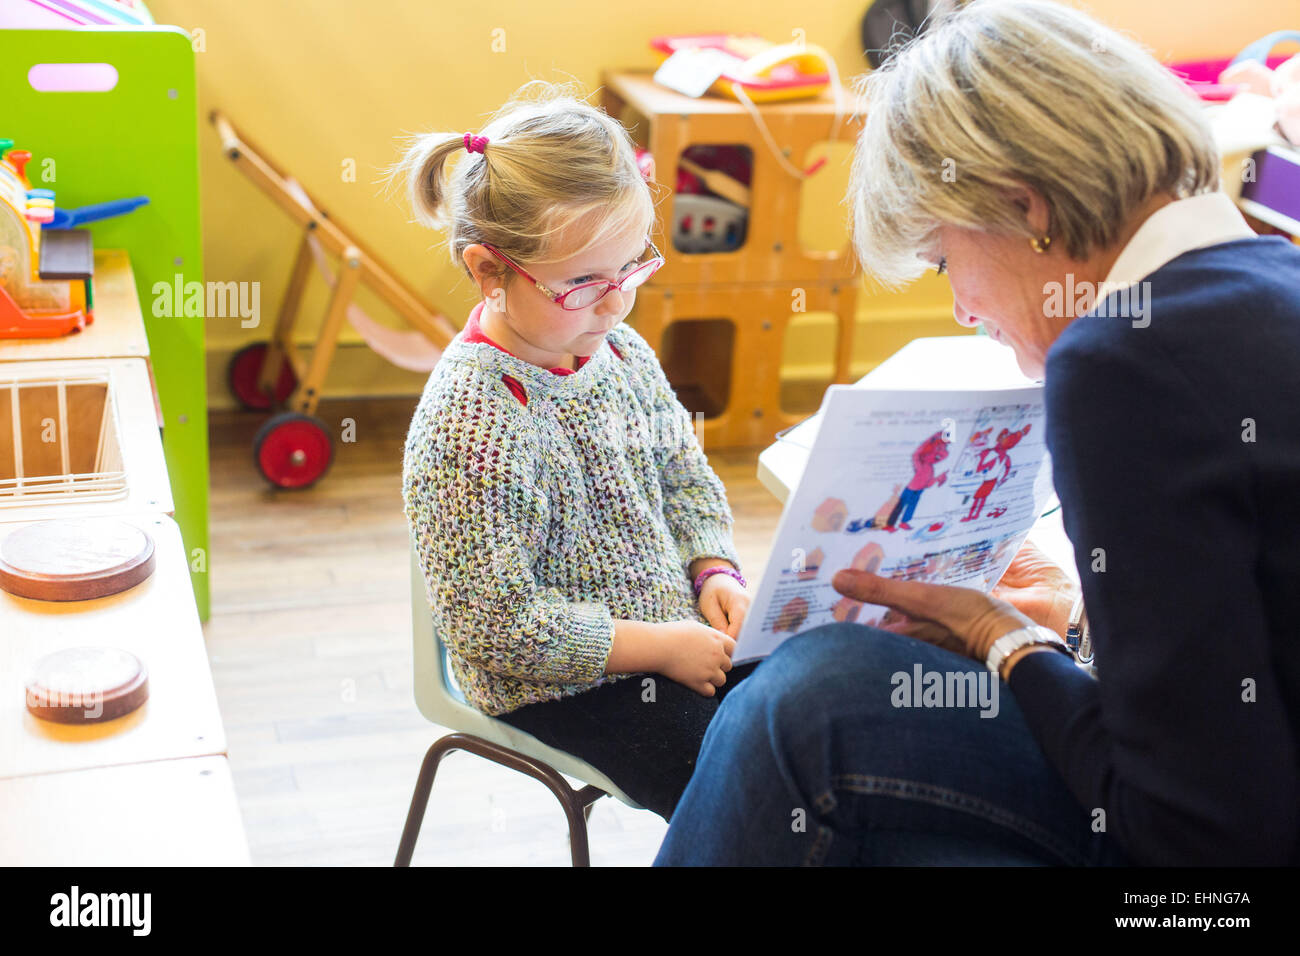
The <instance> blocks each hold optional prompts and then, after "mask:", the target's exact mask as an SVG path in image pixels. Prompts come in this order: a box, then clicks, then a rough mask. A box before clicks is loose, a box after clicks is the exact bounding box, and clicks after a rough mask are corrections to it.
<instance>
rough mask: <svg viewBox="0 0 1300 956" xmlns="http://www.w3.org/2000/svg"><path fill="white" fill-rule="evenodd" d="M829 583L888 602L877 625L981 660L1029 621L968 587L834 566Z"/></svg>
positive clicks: (862, 597)
mask: <svg viewBox="0 0 1300 956" xmlns="http://www.w3.org/2000/svg"><path fill="white" fill-rule="evenodd" d="M831 584H832V585H834V587H835V590H837V591H839V592H840V593H841V594H843V595H845V596H846V597H850V598H852V599H853V600H855V601H862V602H863V603H866V604H879V605H882V606H884V607H887V608H889V609H890V611H889V613H887V614H886V615H885V617H884V618H883V619H882V620H881V622H880V627H881V628H882V629H884V630H886V631H893V632H894V633H896V634H904V635H907V636H908V637H915V638H917V639H918V640H922V641H926V642H927V643H930V644H937V645H938V646H940V647H943V648H946V649H947V650H950V651H954V652H956V653H958V654H965V655H966V656H967V657H973V658H974V659H975V660H977V661H981V662H982V661H984V660H986V659H987V658H988V654H989V648H990V647H992V646H993V642H994V641H996V640H997V639H998V638H999V637H1001V636H1002V635H1003V634H1010V633H1011V632H1012V631H1015V630H1018V629H1020V628H1022V627H1027V626H1028V625H1030V624H1033V623H1034V621H1032V620H1030V619H1029V618H1028V617H1026V616H1025V615H1024V614H1022V613H1021V612H1020V611H1018V610H1016V608H1015V607H1013V606H1012V605H1011V604H1009V603H1007V602H1006V601H1003V600H1000V599H998V598H995V597H991V596H990V595H987V594H985V593H984V592H982V591H977V590H975V589H974V588H961V587H950V586H948V585H943V584H927V583H925V582H922V581H895V580H892V579H891V578H882V577H880V576H879V575H877V574H872V573H870V572H869V571H853V570H849V569H848V568H845V569H843V570H841V571H837V572H836V573H835V577H834V578H833V579H832V580H831Z"/></svg>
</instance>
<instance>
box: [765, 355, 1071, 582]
mask: <svg viewBox="0 0 1300 956" xmlns="http://www.w3.org/2000/svg"><path fill="white" fill-rule="evenodd" d="M1033 384H1034V381H1033V379H1030V378H1026V377H1025V375H1024V374H1023V373H1022V372H1021V371H1020V369H1019V367H1018V366H1017V365H1016V360H1015V356H1014V354H1013V353H1012V351H1011V349H1010V348H1008V347H1007V346H1005V345H999V344H998V343H997V342H995V341H994V340H993V339H991V338H989V337H988V336H986V335H953V336H943V337H937V338H922V339H913V340H912V341H911V342H909V343H908V344H907V345H905V346H903V348H901V349H899V350H898V351H897V352H895V353H894V354H893V355H891V356H890V357H889V358H887V359H886V360H885V361H883V362H881V363H880V364H879V365H878V366H876V368H875V369H873V370H872V371H871V372H868V373H867V374H866V375H864V376H863V377H862V378H860V379H859V380H858V381H857V382H855V383H854V385H853V387H855V388H857V387H859V386H862V387H871V388H899V389H932V388H952V389H961V388H970V389H978V388H1006V387H1015V386H1024V385H1033ZM820 424H821V413H820V412H818V413H817V414H816V415H813V416H812V417H811V418H808V419H806V420H805V421H803V422H801V423H800V424H798V425H796V426H794V428H792V429H790V430H789V431H788V432H786V434H785V435H783V436H782V437H780V438H778V439H777V440H776V441H775V442H774V443H772V444H771V445H769V446H768V447H767V448H765V449H763V451H762V452H761V453H760V454H759V456H758V480H759V481H761V482H762V483H763V486H764V487H765V488H767V490H768V491H770V492H772V494H774V495H776V497H777V498H778V499H779V500H780V501H781V502H785V500H786V499H787V498H788V497H789V495H790V491H791V489H793V488H794V487H795V486H796V485H797V484H798V483H799V479H800V478H801V477H802V476H803V469H804V465H805V464H806V463H807V461H808V450H809V449H810V448H811V447H812V442H813V439H814V438H815V437H816V435H817V429H818V427H819V426H820ZM1029 538H1030V540H1032V541H1033V542H1034V544H1036V545H1037V546H1038V547H1039V548H1041V549H1042V550H1043V551H1044V552H1045V553H1046V554H1047V555H1048V556H1049V557H1050V558H1051V559H1052V560H1053V561H1055V562H1056V563H1057V564H1059V565H1060V566H1061V567H1062V568H1063V569H1064V570H1065V571H1066V572H1067V573H1069V574H1070V575H1071V576H1072V577H1073V578H1074V580H1075V581H1076V582H1077V581H1078V580H1079V574H1078V571H1077V570H1076V569H1075V564H1074V551H1073V548H1072V547H1071V545H1070V539H1069V538H1067V537H1066V535H1065V529H1064V528H1063V527H1062V525H1061V512H1060V510H1059V509H1056V510H1053V511H1052V512H1051V513H1050V514H1048V515H1047V516H1046V517H1044V518H1041V519H1039V521H1038V523H1037V524H1035V525H1034V527H1033V530H1031V531H1030V533H1029Z"/></svg>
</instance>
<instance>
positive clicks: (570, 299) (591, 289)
mask: <svg viewBox="0 0 1300 956" xmlns="http://www.w3.org/2000/svg"><path fill="white" fill-rule="evenodd" d="M646 245H647V246H648V247H649V248H650V251H651V252H653V253H654V257H653V258H651V259H647V260H646V261H645V262H642V263H641V264H640V265H638V266H637V267H636V268H635V269H633V270H632V271H631V272H629V273H628V274H627V275H625V276H624V277H623V278H622V279H620V280H619V281H618V282H611V281H610V280H608V279H597V280H596V281H595V282H584V283H583V284H582V285H576V286H574V287H573V288H572V289H569V290H568V291H567V292H552V291H551V290H550V289H548V288H546V286H544V285H543V284H542V283H541V281H540V280H539V279H536V278H534V277H533V276H530V275H529V274H528V273H527V272H525V271H524V270H523V269H521V268H519V266H517V265H515V264H514V263H513V262H511V261H510V259H509V257H508V256H506V255H504V254H502V253H501V252H498V251H497V250H496V249H494V248H493V247H492V246H490V245H488V244H487V243H486V242H485V243H483V247H484V248H485V249H487V250H488V251H489V252H490V253H492V255H494V256H496V257H497V258H498V259H500V260H501V261H502V262H504V263H505V264H506V265H508V266H509V267H510V268H511V269H514V270H515V271H516V272H518V273H519V274H520V275H521V276H523V277H524V278H525V279H527V280H528V281H529V282H531V283H532V284H533V285H535V286H537V288H538V289H539V290H540V291H541V293H542V295H544V296H546V297H547V298H548V299H550V300H551V301H552V302H554V303H555V304H556V305H558V306H559V307H560V308H562V309H565V310H567V311H569V312H576V311H577V310H578V309H586V308H588V307H590V306H593V305H595V304H596V303H597V302H599V301H600V300H601V299H603V298H605V296H607V295H609V290H610V289H618V291H619V292H631V291H632V290H633V289H635V288H637V287H638V286H641V285H644V284H645V282H646V280H647V279H649V278H650V277H651V276H652V275H654V274H655V273H656V272H658V271H659V270H660V269H661V268H663V264H664V257H663V254H662V253H660V251H659V249H658V248H657V247H656V246H655V244H654V242H653V241H652V240H651V239H650V238H649V237H647V238H646ZM642 255H645V253H644V252H643V253H642Z"/></svg>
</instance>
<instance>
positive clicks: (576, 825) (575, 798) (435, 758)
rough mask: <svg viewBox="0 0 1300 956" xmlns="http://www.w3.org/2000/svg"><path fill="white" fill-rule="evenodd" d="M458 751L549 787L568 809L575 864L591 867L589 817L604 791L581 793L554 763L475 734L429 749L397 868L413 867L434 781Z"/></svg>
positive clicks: (592, 789) (591, 789)
mask: <svg viewBox="0 0 1300 956" xmlns="http://www.w3.org/2000/svg"><path fill="white" fill-rule="evenodd" d="M454 750H464V751H466V752H467V753H472V754H477V755H478V756H480V757H483V758H485V759H487V760H491V761H493V762H494V763H498V764H500V765H501V766H503V767H509V768H510V769H511V770H517V771H519V772H520V773H523V774H527V775H528V776H530V777H532V778H533V779H534V780H540V781H541V782H542V783H544V784H546V786H547V788H548V789H549V790H550V791H551V793H553V794H555V798H556V799H557V800H559V801H560V806H561V807H563V808H564V815H565V817H566V819H567V820H568V821H569V850H570V855H571V856H572V858H573V865H574V866H590V865H591V857H590V854H589V852H588V847H587V815H588V813H589V812H590V811H591V805H592V804H593V803H595V802H596V801H597V800H599V799H600V798H601V797H603V796H606V793H605V791H604V790H601V789H600V788H599V787H596V786H591V785H588V786H585V787H583V788H582V789H581V790H574V789H573V788H572V787H570V786H569V784H568V783H567V782H566V781H565V779H564V778H563V777H562V776H560V774H559V773H558V772H557V771H556V770H555V768H554V767H552V766H551V765H550V764H546V763H543V762H542V761H540V760H535V759H533V758H532V757H527V756H525V755H523V754H521V753H519V752H517V751H514V750H510V749H509V748H508V747H502V746H500V745H498V744H494V743H492V742H491V741H488V740H484V739H483V738H481V737H475V736H473V735H471V734H448V735H447V736H446V737H443V738H441V739H439V740H437V741H436V742H435V743H434V744H433V746H432V747H430V748H429V750H428V752H427V753H426V754H425V755H424V761H423V762H422V763H421V764H420V776H419V778H418V779H417V780H416V782H415V792H414V793H413V794H412V795H411V808H410V810H408V811H407V814H406V825H405V826H404V827H403V828H402V839H401V842H400V843H399V844H398V846H397V859H396V860H395V861H394V862H393V865H394V866H410V865H411V856H412V854H414V852H415V841H416V840H417V839H418V838H419V836H420V826H421V824H422V823H423V822H424V811H425V809H426V807H427V806H428V803H429V793H430V792H431V791H432V790H433V778H434V775H435V774H436V773H437V772H438V764H439V763H441V762H442V758H443V757H445V756H446V755H447V754H449V753H451V752H452V751H454Z"/></svg>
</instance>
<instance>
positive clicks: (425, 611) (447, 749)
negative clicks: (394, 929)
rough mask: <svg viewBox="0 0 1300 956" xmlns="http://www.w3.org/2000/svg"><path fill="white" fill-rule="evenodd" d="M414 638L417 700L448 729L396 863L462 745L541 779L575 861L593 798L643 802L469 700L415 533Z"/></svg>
mask: <svg viewBox="0 0 1300 956" xmlns="http://www.w3.org/2000/svg"><path fill="white" fill-rule="evenodd" d="M411 636H412V639H413V646H414V652H415V703H416V706H417V707H419V709H420V713H421V714H423V715H424V716H425V717H427V718H428V719H429V720H430V721H432V722H433V723H435V724H438V725H440V726H442V727H446V728H447V729H448V730H451V731H452V733H450V734H448V735H446V736H445V737H442V738H440V739H439V740H437V741H436V742H435V743H434V744H433V746H432V747H430V748H429V750H428V753H426V754H425V755H424V761H423V763H422V764H421V765H420V776H419V778H418V779H417V780H416V783H415V793H414V794H413V795H412V796H411V808H410V810H409V812H408V813H407V815H406V826H405V827H403V829H402V840H401V843H400V844H399V845H398V848H397V859H396V861H395V862H394V865H395V866H409V865H410V863H411V855H412V853H414V852H415V841H416V839H417V838H418V837H419V835H420V825H421V824H422V823H423V822H424V811H425V808H426V806H427V805H428V802H429V793H430V791H431V790H432V789H433V778H434V775H435V774H436V773H437V772H438V764H439V763H440V762H441V761H442V758H443V757H444V756H446V755H447V754H449V753H451V752H452V751H454V750H464V751H467V752H469V753H473V754H478V755H479V756H480V757H484V758H486V759H488V760H491V761H493V762H494V763H497V764H500V765H501V766H503V767H509V768H510V769H511V770H517V771H519V772H520V773H524V774H527V775H528V776H530V777H533V778H534V779H537V780H540V781H541V782H542V783H544V784H546V786H547V787H549V788H550V791H551V792H552V793H553V794H555V796H556V799H558V800H559V801H560V805H561V806H562V807H563V808H564V813H565V816H566V817H567V818H568V821H569V845H570V850H571V852H572V855H573V865H574V866H588V865H589V864H590V856H589V854H588V850H587V816H588V814H590V813H591V806H592V804H593V803H595V802H596V801H597V800H599V799H600V798H601V797H604V796H612V797H617V798H618V799H619V800H621V801H623V802H624V803H625V804H627V805H628V806H629V807H632V808H633V809H636V810H640V809H643V808H642V807H641V806H640V805H639V804H638V803H636V801H634V800H633V799H632V798H631V797H629V796H627V794H625V793H623V792H622V791H621V790H619V789H618V787H616V786H614V783H613V781H611V780H610V779H609V778H608V777H606V776H605V775H604V774H603V773H601V772H600V771H599V770H597V769H596V768H595V767H593V766H591V765H590V764H589V763H586V762H585V761H583V760H579V759H578V758H577V757H575V756H573V755H572V754H569V753H565V752H564V751H562V750H556V749H555V748H554V747H548V746H547V745H546V744H544V743H542V742H541V741H540V740H538V739H537V738H536V737H534V736H533V735H532V734H529V733H525V732H524V731H522V730H520V729H518V728H517V727H512V726H511V725H510V724H507V723H506V722H505V721H502V720H497V719H496V718H494V717H489V716H488V715H487V714H484V713H482V712H481V711H478V710H475V709H474V707H472V706H471V705H470V704H469V703H468V701H466V699H465V696H464V694H462V693H461V691H460V688H459V687H457V686H456V683H455V679H454V677H453V676H452V673H451V671H450V669H449V667H448V664H447V657H446V654H447V651H446V648H445V647H444V646H443V643H442V641H441V640H439V639H438V635H437V634H435V633H434V631H433V614H432V613H431V612H430V610H429V604H428V597H427V595H426V593H425V584H424V573H423V572H422V571H421V570H420V560H419V555H418V553H417V552H416V548H415V541H414V539H412V541H411ZM560 774H567V775H569V776H570V777H574V778H576V779H578V780H580V781H581V782H582V783H583V784H585V786H584V787H583V788H582V789H581V790H574V789H573V788H572V787H570V786H569V784H568V782H567V781H566V780H565V779H564V778H563V777H561V776H560Z"/></svg>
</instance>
